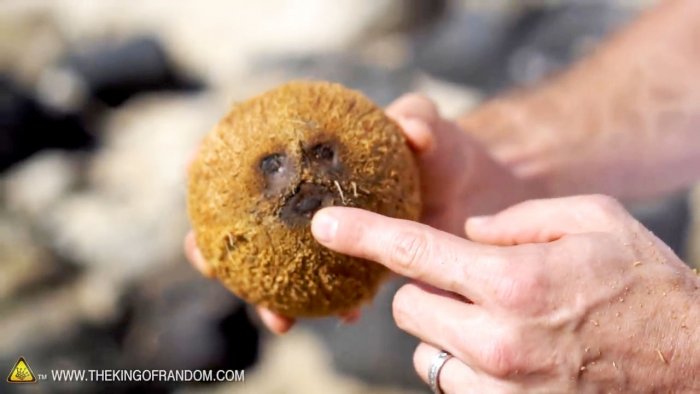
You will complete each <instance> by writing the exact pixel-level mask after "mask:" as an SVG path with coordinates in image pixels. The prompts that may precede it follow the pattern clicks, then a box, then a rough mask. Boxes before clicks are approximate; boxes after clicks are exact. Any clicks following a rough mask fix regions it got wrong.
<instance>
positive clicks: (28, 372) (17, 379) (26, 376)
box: [7, 357, 36, 383]
mask: <svg viewBox="0 0 700 394" xmlns="http://www.w3.org/2000/svg"><path fill="white" fill-rule="evenodd" d="M7 381H8V382H10V383H34V382H36V377H35V376H34V372H32V369H31V368H29V364H27V360H25V359H24V357H20V358H19V360H17V362H16V363H15V366H14V367H12V369H11V370H10V375H9V376H8V377H7Z"/></svg>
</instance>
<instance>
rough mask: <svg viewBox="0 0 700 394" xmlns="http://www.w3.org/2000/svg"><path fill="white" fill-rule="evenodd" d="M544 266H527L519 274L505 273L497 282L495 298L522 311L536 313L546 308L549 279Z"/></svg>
mask: <svg viewBox="0 0 700 394" xmlns="http://www.w3.org/2000/svg"><path fill="white" fill-rule="evenodd" d="M543 271H544V269H543V268H542V266H540V265H538V266H536V267H527V268H525V269H520V270H518V271H517V275H514V274H507V275H503V276H502V277H501V278H500V279H499V281H498V282H497V284H496V287H495V293H496V294H495V298H496V300H497V302H498V303H499V304H500V305H501V306H502V307H504V308H506V309H510V310H515V311H519V312H521V313H530V314H533V313H536V312H537V311H539V310H540V309H542V308H544V304H543V303H544V293H545V292H546V287H547V284H546V283H547V280H546V275H545V274H544V272H543Z"/></svg>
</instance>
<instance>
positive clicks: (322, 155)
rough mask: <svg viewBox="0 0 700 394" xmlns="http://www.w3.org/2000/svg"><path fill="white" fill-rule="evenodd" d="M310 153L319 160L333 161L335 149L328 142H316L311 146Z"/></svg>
mask: <svg viewBox="0 0 700 394" xmlns="http://www.w3.org/2000/svg"><path fill="white" fill-rule="evenodd" d="M311 155H312V157H313V158H314V160H316V161H319V162H331V163H332V162H333V158H335V149H334V147H333V146H331V145H330V144H316V145H314V146H313V147H312V148H311Z"/></svg>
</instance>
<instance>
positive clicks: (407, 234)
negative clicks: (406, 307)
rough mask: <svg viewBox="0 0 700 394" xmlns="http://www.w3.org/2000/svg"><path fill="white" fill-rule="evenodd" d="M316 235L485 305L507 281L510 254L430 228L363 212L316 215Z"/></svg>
mask: <svg viewBox="0 0 700 394" xmlns="http://www.w3.org/2000/svg"><path fill="white" fill-rule="evenodd" d="M311 231H312V233H313V235H314V237H315V238H316V240H317V241H318V242H320V243H321V244H322V245H324V246H326V247H328V248H330V249H332V250H334V251H336V252H339V253H343V254H347V255H351V256H355V257H360V258H363V259H367V260H372V261H375V262H377V263H380V264H382V265H384V266H386V267H387V268H389V269H390V270H392V271H394V272H396V273H398V274H400V275H403V276H406V277H409V278H412V279H416V280H419V281H421V282H424V283H427V284H430V285H432V286H435V287H438V288H440V289H444V290H448V291H451V292H453V293H457V294H460V295H462V296H465V297H467V298H469V299H470V300H472V301H473V302H475V303H480V302H481V301H483V300H484V299H487V298H488V295H487V294H486V292H487V291H488V289H489V288H493V286H494V285H498V281H499V280H500V279H501V278H502V273H503V267H504V261H505V259H504V257H505V256H504V255H505V254H507V253H508V249H506V248H499V247H497V246H491V245H480V244H476V243H474V242H471V241H468V240H466V239H463V238H459V237H457V236H454V235H452V234H449V233H445V232H442V231H439V230H436V229H434V228H432V227H429V226H426V225H424V224H420V223H416V222H411V221H408V220H401V219H394V218H389V217H386V216H382V215H379V214H376V213H373V212H369V211H365V210H362V209H357V208H344V207H329V208H324V209H322V210H320V211H318V212H317V213H316V215H315V216H314V218H313V221H312V223H311Z"/></svg>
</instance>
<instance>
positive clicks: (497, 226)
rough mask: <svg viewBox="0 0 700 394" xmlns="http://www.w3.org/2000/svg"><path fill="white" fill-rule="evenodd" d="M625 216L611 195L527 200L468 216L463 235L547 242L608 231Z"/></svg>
mask: <svg viewBox="0 0 700 394" xmlns="http://www.w3.org/2000/svg"><path fill="white" fill-rule="evenodd" d="M626 217H629V215H628V214H627V212H626V211H625V209H624V208H623V207H622V205H620V203H618V202H617V201H616V200H615V199H613V198H612V197H607V196H602V195H590V196H575V197H564V198H554V199H543V200H530V201H525V202H522V203H519V204H516V205H513V206H511V207H510V208H507V209H505V210H503V211H501V212H499V213H497V214H495V215H493V216H481V217H472V218H470V219H468V220H467V222H466V223H465V232H466V234H467V236H468V237H469V238H470V239H472V240H473V241H476V242H482V243H489V244H495V245H517V244H522V243H537V242H550V241H554V240H557V239H559V238H561V237H563V236H564V235H567V234H577V233H588V232H599V231H611V230H613V229H614V228H615V227H616V225H617V223H619V220H620V218H626Z"/></svg>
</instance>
